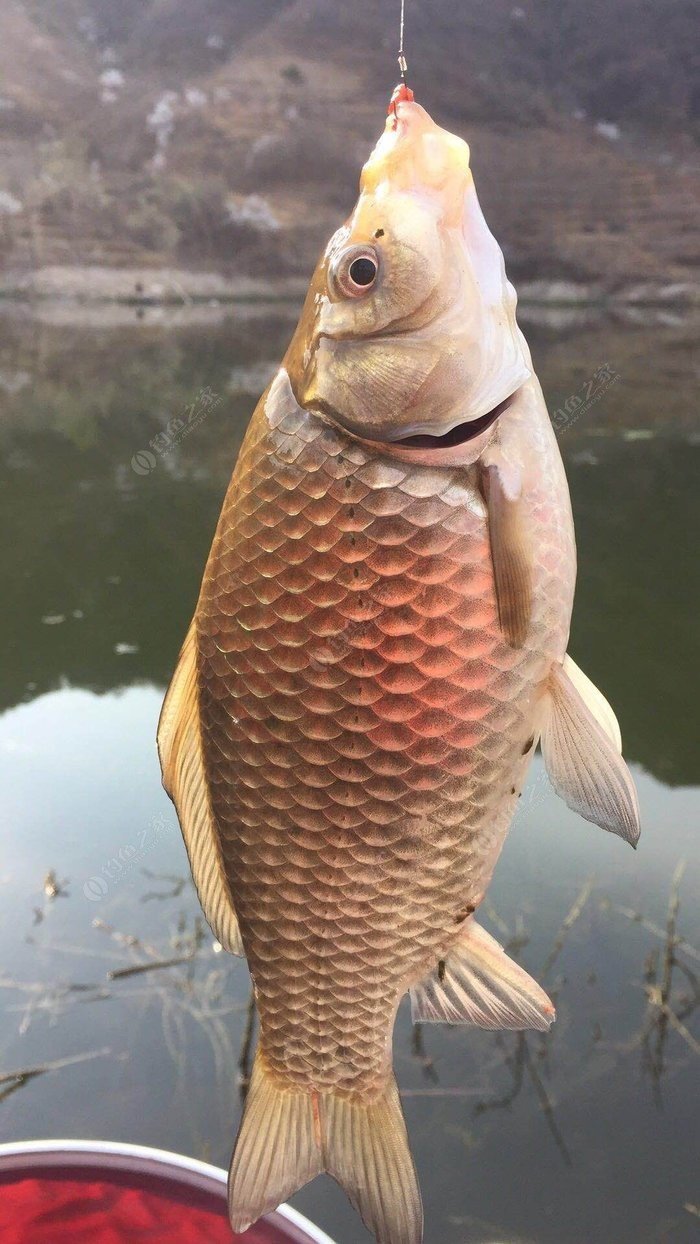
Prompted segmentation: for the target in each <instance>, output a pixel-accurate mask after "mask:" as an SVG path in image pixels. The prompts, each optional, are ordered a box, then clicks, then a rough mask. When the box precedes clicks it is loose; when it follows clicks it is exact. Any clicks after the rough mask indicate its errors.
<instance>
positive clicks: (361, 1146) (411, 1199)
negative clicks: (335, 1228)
mask: <svg viewBox="0 0 700 1244" xmlns="http://www.w3.org/2000/svg"><path fill="white" fill-rule="evenodd" d="M323 1101H324V1112H323V1113H324V1122H325V1131H326V1145H327V1152H326V1162H325V1165H326V1169H327V1171H328V1173H329V1174H330V1175H332V1176H333V1178H334V1179H337V1181H338V1183H339V1184H340V1186H341V1188H343V1189H344V1191H345V1192H346V1193H347V1195H348V1196H349V1198H350V1200H351V1201H352V1203H353V1205H354V1206H355V1209H356V1210H357V1211H358V1213H359V1214H360V1215H361V1217H362V1219H363V1221H364V1223H365V1224H366V1226H367V1227H369V1229H370V1231H373V1232H374V1235H375V1236H376V1239H377V1242H378V1244H421V1240H422V1239H423V1207H422V1205H421V1199H420V1192H419V1190H418V1181H417V1179H416V1170H415V1167H414V1165H413V1158H412V1157H411V1151H410V1149H409V1147H408V1136H407V1135H406V1124H405V1123H404V1121H403V1114H402V1113H401V1103H400V1101H399V1091H398V1089H397V1087H396V1081H395V1079H394V1077H393V1076H392V1077H391V1080H390V1082H389V1084H388V1085H387V1087H386V1090H385V1092H384V1094H383V1095H382V1097H380V1098H379V1099H378V1100H377V1101H373V1102H370V1103H369V1104H368V1105H363V1104H362V1103H361V1102H358V1101H357V1100H355V1101H352V1100H351V1099H349V1098H347V1097H333V1096H331V1095H330V1094H329V1095H328V1096H326V1097H325V1098H324V1099H323Z"/></svg>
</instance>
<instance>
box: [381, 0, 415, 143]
mask: <svg viewBox="0 0 700 1244" xmlns="http://www.w3.org/2000/svg"><path fill="white" fill-rule="evenodd" d="M405 19H406V0H401V17H400V20H399V54H398V56H397V58H396V59H397V60H398V62H399V73H400V74H401V81H400V83H399V85H398V86H397V87H396V88H395V90H394V93H393V95H392V97H391V101H390V103H389V108H388V110H387V111H388V112H389V115H391V113H392V112H393V114H394V129H396V127H397V125H398V123H399V112H398V105H399V104H400V103H402V102H404V101H405V102H407V103H410V101H411V100H412V99H413V91H412V90H411V88H410V86H409V85H408V82H407V80H406V74H407V73H408V61H407V60H406V53H405V52H404V46H403V36H404V27H405Z"/></svg>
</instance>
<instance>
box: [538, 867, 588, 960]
mask: <svg viewBox="0 0 700 1244" xmlns="http://www.w3.org/2000/svg"><path fill="white" fill-rule="evenodd" d="M594 881H595V878H594V877H589V878H588V880H587V881H584V883H583V885H582V886H581V889H580V890H579V893H578V895H577V897H576V899H575V901H574V903H573V905H572V907H571V908H570V910H569V912H568V915H567V916H565V918H564V921H563V923H562V925H561V928H560V929H559V932H558V933H557V935H556V937H555V939H554V944H553V946H552V949H551V951H550V953H549V955H548V956H547V961H546V963H545V965H544V967H543V969H542V973H543V975H546V973H547V972H549V970H550V968H551V967H552V966H553V965H554V963H555V962H556V960H557V959H558V958H559V955H560V954H561V951H562V950H563V947H564V943H565V941H566V939H567V937H568V935H569V933H570V932H571V930H572V929H573V927H574V925H575V924H576V921H577V920H578V918H579V916H580V915H581V912H582V911H583V909H584V907H585V906H586V903H587V902H588V900H589V898H590V897H591V892H592V890H593V884H594Z"/></svg>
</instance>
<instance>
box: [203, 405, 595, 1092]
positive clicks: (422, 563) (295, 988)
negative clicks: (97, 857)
mask: <svg viewBox="0 0 700 1244" xmlns="http://www.w3.org/2000/svg"><path fill="white" fill-rule="evenodd" d="M545 417H546V416H545ZM547 429H549V425H548V424H547ZM544 435H545V441H546V435H547V433H544ZM546 444H549V442H546ZM550 451H551V446H550ZM554 452H556V446H554ZM557 456H558V455H557ZM553 469H555V470H556V464H555V468H553ZM476 471H477V468H450V469H448V468H445V467H440V468H438V469H431V468H428V467H425V466H418V465H414V464H412V463H405V462H402V461H397V460H395V459H393V458H390V457H388V456H387V457H382V456H378V457H377V456H373V454H372V453H371V452H370V450H369V449H368V448H367V447H366V446H363V445H362V443H361V442H357V441H354V440H352V439H350V438H349V437H346V436H345V435H344V434H343V433H342V432H341V431H339V430H336V429H335V428H333V427H331V426H330V425H328V424H327V423H326V422H325V421H323V420H321V419H320V418H318V417H316V416H313V415H309V414H308V413H306V412H304V411H301V410H299V411H298V413H297V414H295V415H294V417H290V416H289V415H287V416H285V417H284V418H282V417H280V419H279V421H275V420H274V419H273V420H271V419H270V417H269V413H266V410H265V405H264V403H261V405H260V407H259V408H258V411H257V412H256V415H255V416H254V419H253V422H252V424H251V427H250V429H249V432H248V435H247V438H246V441H245V444H244V447H243V449H242V451H241V456H240V458H239V462H238V465H237V468H236V471H235V473H234V477H233V479H232V482H231V486H230V489H229V492H228V495H227V498H226V502H225V505H224V509H223V511H222V516H221V520H220V523H219V527H218V530H217V534H216V537H215V540H214V544H213V546H212V552H211V555H210V559H209V562H208V565H207V570H206V573H205V578H204V583H203V587H202V594H201V597H200V601H199V605H198V610H197V616H196V624H197V639H198V689H199V700H200V722H201V731H202V742H203V751H204V757H205V766H206V772H207V780H208V784H209V790H210V796H211V804H212V809H213V813H214V818H215V822H216V825H217V828H218V833H219V836H220V845H221V853H222V860H223V864H224V868H225V871H226V875H227V879H228V883H229V886H230V889H231V893H232V896H233V901H234V904H235V907H236V912H237V915H238V920H239V923H240V929H241V933H242V938H243V944H244V947H245V952H246V955H247V957H248V961H249V964H250V968H251V971H252V974H253V977H254V981H255V986H256V993H257V999H258V1005H259V1010H260V1017H261V1045H262V1050H263V1054H264V1057H265V1059H266V1062H267V1065H268V1066H269V1068H270V1069H271V1071H272V1072H273V1073H274V1074H277V1075H279V1076H280V1077H283V1078H284V1079H285V1080H286V1081H291V1082H293V1083H295V1084H297V1085H298V1086H300V1087H306V1088H309V1087H311V1088H314V1089H319V1090H324V1089H333V1090H335V1091H340V1092H344V1091H347V1092H348V1093H353V1094H354V1093H358V1092H359V1093H363V1094H369V1095H371V1094H372V1093H373V1092H374V1091H375V1090H376V1091H379V1089H380V1087H381V1086H382V1085H383V1084H384V1083H385V1081H386V1076H387V1073H388V1068H389V1064H390V1042H391V1030H392V1025H393V1019H394V1015H395V1012H396V1008H397V1005H398V1001H399V1000H400V998H401V996H402V994H403V993H404V992H405V990H406V989H407V988H408V987H409V986H410V985H411V984H412V983H414V982H416V981H417V980H419V979H420V978H421V977H422V976H424V975H425V974H426V973H427V972H428V971H430V970H431V969H432V968H434V966H435V963H436V961H437V960H438V959H439V958H441V957H442V956H443V955H444V954H445V953H446V951H447V950H448V949H449V946H450V945H451V944H452V942H453V941H454V938H455V936H456V934H457V932H458V931H459V928H460V925H461V924H462V922H463V921H464V920H465V919H466V918H467V916H468V915H469V914H470V912H471V911H472V910H473V909H474V907H476V906H477V905H478V903H479V901H480V899H481V898H482V896H483V893H484V890H485V888H486V886H487V884H488V881H489V879H490V875H491V871H492V869H493V866H494V863H495V860H496V858H497V855H498V852H499V851H500V848H501V845H502V842H503V839H504V836H505V833H506V831H507V828H508V824H509V822H510V819H511V816H512V813H513V808H514V805H515V802H516V800H517V797H518V793H519V791H520V788H521V784H522V781H523V780H524V775H525V770H526V767H527V763H528V761H529V758H530V754H531V751H532V741H533V736H535V734H536V733H537V731H536V722H537V711H538V703H539V701H540V698H541V693H542V687H543V684H544V681H545V679H546V677H547V673H548V670H549V667H550V665H551V661H552V656H553V654H554V655H557V654H558V653H559V650H561V653H560V655H561V656H563V652H564V649H565V645H566V631H567V628H568V611H570V595H571V592H570V588H571V586H572V582H571V583H569V580H571V573H569V570H568V564H567V558H568V559H569V560H570V558H571V548H570V538H569V537H568V536H566V533H565V532H564V534H562V531H563V527H562V521H561V516H560V514H559V513H558V512H557V507H556V505H555V504H554V503H553V501H552V496H551V495H549V494H550V493H551V480H549V481H548V479H547V474H546V471H545V472H544V474H543V475H542V478H541V480H540V483H539V484H537V485H536V486H535V487H534V489H533V491H532V515H533V522H534V523H535V524H536V528H537V549H538V561H537V566H536V580H535V594H534V608H533V614H532V621H531V627H530V632H529V635H528V638H527V641H526V643H525V644H524V646H523V647H522V648H519V649H514V648H513V647H510V646H509V645H508V644H507V643H506V642H505V641H504V638H503V635H502V633H501V630H500V628H499V622H498V614H497V606H496V600H495V593H494V584H493V571H492V566H491V560H490V556H489V538H488V530H487V524H486V516H485V509H484V504H483V500H482V497H481V494H480V492H479V489H478V481H477V476H476ZM557 478H558V477H557ZM564 527H565V524H564ZM567 540H568V543H567ZM567 575H568V579H567ZM567 594H568V605H567Z"/></svg>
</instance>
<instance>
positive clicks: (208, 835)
mask: <svg viewBox="0 0 700 1244" xmlns="http://www.w3.org/2000/svg"><path fill="white" fill-rule="evenodd" d="M158 756H159V758H160V767H161V770H162V773H163V785H164V787H165V789H166V791H167V792H168V794H169V795H170V798H171V799H172V801H173V803H174V804H175V807H176V809H177V815H178V819H179V821H180V828H181V830H182V836H183V838H184V840H185V846H186V847H187V854H188V856H189V860H190V868H191V869H192V877H193V880H194V884H195V886H196V889H197V894H198V896H199V901H200V903H201V904H202V910H203V912H204V915H205V916H206V918H207V920H208V922H209V925H210V926H211V930H212V932H213V934H214V936H215V937H216V938H217V939H218V941H220V942H221V945H222V946H223V947H224V950H228V951H230V953H231V954H233V955H242V954H244V950H243V943H242V942H241V934H240V930H239V928H238V920H237V919H236V913H235V911H234V907H233V901H232V899H231V895H230V892H229V887H228V882H227V880H226V876H225V874H224V869H223V866H222V862H221V857H220V849H219V845H218V834H217V830H216V825H215V822H214V817H213V814H212V810H211V807H210V803H209V791H208V787H207V780H206V773H205V771H204V759H203V756H202V742H201V737H200V728H199V695H198V690H197V636H196V629H195V623H194V622H192V624H191V626H190V629H189V631H188V632H187V636H186V638H185V642H184V644H183V645H182V650H181V652H180V657H179V660H178V663H177V666H176V669H175V673H174V674H173V677H172V681H171V683H170V686H169V687H168V691H167V694H166V697H165V700H164V702H163V708H162V709H161V714H160V721H159V722H158Z"/></svg>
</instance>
